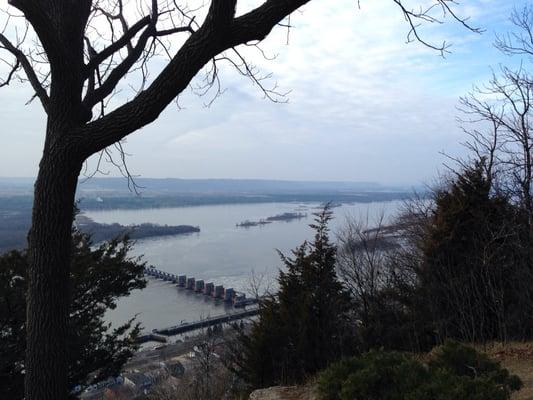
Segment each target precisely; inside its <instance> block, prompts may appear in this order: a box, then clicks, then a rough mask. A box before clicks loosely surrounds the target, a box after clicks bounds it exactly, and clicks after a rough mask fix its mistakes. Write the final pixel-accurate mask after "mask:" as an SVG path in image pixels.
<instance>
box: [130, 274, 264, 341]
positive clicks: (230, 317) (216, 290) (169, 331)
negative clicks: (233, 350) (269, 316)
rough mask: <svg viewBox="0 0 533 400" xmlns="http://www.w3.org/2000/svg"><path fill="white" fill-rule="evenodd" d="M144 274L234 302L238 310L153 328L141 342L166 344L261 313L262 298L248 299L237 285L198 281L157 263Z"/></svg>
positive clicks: (208, 295)
mask: <svg viewBox="0 0 533 400" xmlns="http://www.w3.org/2000/svg"><path fill="white" fill-rule="evenodd" d="M144 274H145V275H146V276H149V277H152V278H155V279H161V280H163V281H166V282H170V283H173V284H176V285H177V287H179V288H182V289H184V290H190V291H193V292H195V293H197V294H198V296H202V297H208V298H212V299H213V300H214V301H215V300H218V301H220V300H222V301H224V302H225V303H227V304H230V305H232V306H233V308H234V309H235V311H233V312H228V313H225V314H222V315H218V316H214V317H209V318H205V319H201V320H198V321H194V322H183V323H180V324H177V325H173V326H169V327H165V328H159V329H153V330H152V332H151V333H149V334H146V335H142V336H139V337H138V338H137V341H138V342H139V343H145V342H150V341H155V342H161V343H166V342H167V336H174V335H179V334H183V333H187V332H192V331H195V330H199V329H205V328H209V327H212V326H216V325H223V324H228V323H231V322H235V321H239V320H242V319H245V318H248V317H253V316H255V315H257V314H258V313H259V307H258V302H259V300H258V299H256V298H247V297H246V295H245V294H244V293H242V292H238V291H236V290H234V289H233V288H224V286H222V285H215V284H214V283H213V282H205V281H204V280H196V279H195V278H194V277H187V276H186V275H175V274H171V273H169V272H165V271H162V270H159V269H157V268H155V267H153V266H149V267H146V268H145V270H144ZM247 307H248V308H247Z"/></svg>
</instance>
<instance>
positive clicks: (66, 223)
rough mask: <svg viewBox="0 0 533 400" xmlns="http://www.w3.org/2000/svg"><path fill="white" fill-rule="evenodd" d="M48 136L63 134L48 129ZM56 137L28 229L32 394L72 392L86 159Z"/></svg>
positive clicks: (41, 397) (38, 398) (28, 388)
mask: <svg viewBox="0 0 533 400" xmlns="http://www.w3.org/2000/svg"><path fill="white" fill-rule="evenodd" d="M47 137H48V138H50V137H56V138H58V137H60V136H59V135H53V134H51V133H50V132H48V135H47ZM47 142H51V141H50V140H47ZM53 142H55V143H47V144H45V151H44V154H43V158H42V160H41V163H40V166H39V175H38V177H37V181H36V183H35V188H34V207H33V220H32V227H31V230H30V233H29V260H30V269H29V282H28V294H27V320H26V321H27V322H26V330H27V349H26V366H25V367H26V378H25V397H26V399H31V400H45V399H46V400H61V399H65V398H66V397H67V395H68V393H67V390H68V364H67V348H66V339H67V334H68V332H67V329H68V310H69V300H70V299H69V293H68V282H69V270H70V250H71V228H72V218H73V211H74V210H73V209H74V197H75V192H76V184H77V179H78V175H79V172H80V170H81V161H80V160H77V159H76V157H75V156H74V154H75V152H74V151H72V149H69V146H68V145H67V142H68V140H62V139H59V140H57V139H56V140H55V141H53Z"/></svg>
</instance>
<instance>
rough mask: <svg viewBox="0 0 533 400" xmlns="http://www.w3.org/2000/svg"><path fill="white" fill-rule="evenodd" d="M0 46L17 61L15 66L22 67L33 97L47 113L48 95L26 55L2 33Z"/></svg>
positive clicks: (0, 34)
mask: <svg viewBox="0 0 533 400" xmlns="http://www.w3.org/2000/svg"><path fill="white" fill-rule="evenodd" d="M0 44H1V45H2V48H4V49H5V50H7V51H9V52H10V53H11V54H12V55H13V56H14V57H15V58H16V59H17V65H19V64H20V65H22V68H23V69H24V72H25V74H26V77H27V78H28V81H29V82H30V84H31V86H32V88H33V90H34V91H35V95H36V96H37V97H38V98H39V100H40V101H41V104H42V106H43V108H44V111H45V112H48V100H49V99H48V94H47V93H46V90H44V88H43V86H42V85H41V82H39V78H37V75H36V74H35V71H34V69H33V67H32V65H31V63H30V61H29V60H28V58H27V57H26V55H25V54H24V53H23V52H22V50H20V49H19V48H18V47H16V46H15V45H14V44H13V43H11V42H10V41H9V39H8V38H7V37H5V36H4V34H2V33H0ZM12 72H13V71H12ZM10 79H11V78H9V79H8V81H9V80H10Z"/></svg>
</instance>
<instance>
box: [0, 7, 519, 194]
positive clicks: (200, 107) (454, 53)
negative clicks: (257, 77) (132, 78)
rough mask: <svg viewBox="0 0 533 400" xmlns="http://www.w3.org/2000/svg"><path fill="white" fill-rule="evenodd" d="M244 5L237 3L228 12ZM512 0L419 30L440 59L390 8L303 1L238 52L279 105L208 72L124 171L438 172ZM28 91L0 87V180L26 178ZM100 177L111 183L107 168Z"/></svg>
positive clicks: (377, 176)
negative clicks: (278, 95)
mask: <svg viewBox="0 0 533 400" xmlns="http://www.w3.org/2000/svg"><path fill="white" fill-rule="evenodd" d="M255 3H258V2H253V1H251V0H250V1H249V0H241V2H240V3H239V4H240V6H239V9H238V12H239V13H242V12H244V11H246V10H247V9H248V8H249V7H251V6H253V4H255ZM332 3H334V5H332ZM427 3H428V1H426V0H411V1H408V2H407V4H411V5H415V4H427ZM526 3H527V2H526V1H523V0H521V1H518V0H516V1H512V0H509V1H502V0H463V1H462V2H460V3H459V4H458V5H457V6H456V8H455V10H456V12H457V13H458V14H459V15H461V16H465V17H467V16H468V17H469V18H470V19H469V23H470V24H471V25H472V26H475V27H479V28H481V29H483V30H484V32H483V33H482V34H477V33H473V32H470V31H468V30H466V29H465V28H464V27H462V26H461V25H460V24H458V23H456V22H454V21H453V20H451V19H449V18H448V19H446V20H445V23H444V24H434V25H431V26H425V27H423V28H422V30H421V31H420V32H421V34H422V35H423V37H424V38H425V39H427V40H428V41H430V42H431V43H436V44H439V43H441V42H442V41H443V40H446V42H448V43H450V44H451V48H450V51H451V53H449V54H446V56H445V57H444V58H443V57H441V56H440V54H439V53H438V52H436V51H434V50H431V49H428V48H426V47H424V46H423V45H421V44H419V43H406V35H407V33H408V31H409V27H408V25H407V23H406V21H405V20H404V18H403V16H402V14H401V12H400V10H399V8H398V7H397V6H396V5H395V4H394V2H393V1H392V0H361V1H360V6H359V7H358V6H357V2H356V1H354V0H336V1H335V2H331V1H327V0H312V1H311V2H310V3H309V4H308V5H306V6H305V7H304V8H302V9H301V10H300V11H298V12H296V13H295V14H293V15H292V17H291V25H292V26H293V27H292V29H291V30H290V32H289V36H288V40H287V30H286V29H285V28H282V27H278V28H276V29H275V30H274V32H273V33H272V34H271V35H270V36H269V37H268V38H267V39H266V40H265V41H264V42H263V43H262V44H261V47H262V49H263V50H264V52H265V53H266V54H267V56H268V57H267V58H264V57H262V56H261V54H260V53H259V52H258V51H256V50H255V49H251V48H246V49H243V52H244V54H245V55H246V57H247V59H248V60H250V62H251V63H253V64H254V65H256V66H257V67H258V68H259V69H260V71H261V72H262V73H264V74H270V73H271V74H272V78H270V80H268V81H267V82H266V83H265V85H267V86H268V85H274V84H276V85H277V87H278V90H279V91H281V92H289V94H288V95H287V97H286V100H287V102H283V103H273V102H271V101H270V100H268V99H265V98H264V96H263V94H262V92H261V91H260V90H259V89H258V87H257V86H254V85H253V84H252V83H251V82H250V81H249V80H248V79H246V78H245V77H243V76H240V75H239V74H238V73H237V72H236V71H235V70H234V69H233V68H231V67H230V66H225V67H222V69H221V73H220V78H221V84H222V86H223V89H224V93H223V94H222V96H220V97H218V98H217V99H216V100H215V101H214V102H213V103H212V104H211V105H210V106H206V103H207V102H208V101H209V98H206V97H203V98H202V97H198V96H197V95H195V94H194V93H192V92H191V91H190V90H187V91H186V92H184V93H183V94H182V95H181V96H180V99H179V104H180V107H179V108H178V107H177V106H176V105H175V104H171V105H170V106H169V107H168V108H167V109H166V110H165V112H164V113H163V114H162V115H161V117H160V118H159V119H158V120H157V121H156V122H154V123H152V124H151V125H149V126H147V127H145V128H143V129H141V130H140V131H138V132H135V133H134V134H132V135H130V136H129V137H128V138H127V140H126V143H125V144H124V148H125V150H126V152H127V153H128V157H127V163H128V167H129V169H130V171H131V173H132V174H134V175H140V176H143V177H155V178H157V177H161V178H163V177H176V178H259V179H288V180H326V181H338V180H343V181H375V182H380V183H384V184H420V183H424V182H429V181H430V180H432V178H433V177H434V176H435V175H436V174H437V173H438V171H439V170H441V169H442V163H443V161H445V158H444V156H443V155H442V154H441V153H442V152H445V153H448V154H451V155H457V154H461V153H462V152H463V150H462V148H461V146H460V145H459V143H460V142H461V141H462V140H464V139H465V137H464V134H463V133H462V131H461V130H460V127H459V125H458V122H457V121H456V117H457V115H458V114H459V112H458V110H457V108H456V107H457V105H458V99H459V97H460V96H463V95H465V94H466V93H468V91H470V90H471V89H472V87H473V85H482V84H483V82H486V81H487V79H488V78H489V77H490V74H491V67H492V68H497V67H498V65H499V64H502V63H503V64H516V63H518V62H519V60H517V59H509V57H507V56H504V55H501V54H500V53H499V52H498V51H497V50H496V49H495V48H494V47H493V45H492V43H493V41H494V38H495V35H496V34H497V33H500V34H501V33H505V32H507V31H509V30H510V29H512V26H511V24H510V23H509V21H508V17H509V15H510V13H511V11H512V10H513V8H520V7H521V6H523V5H524V4H526ZM241 4H242V5H241ZM0 6H1V7H2V8H3V9H5V8H6V7H7V1H6V0H0ZM271 58H273V59H271ZM159 62H160V63H162V62H163V60H160V61H159ZM157 68H158V67H157V65H156V66H155V69H156V70H157ZM3 71H5V67H2V66H0V73H1V72H3ZM153 76H154V75H152V77H153ZM198 82H199V80H197V81H196V83H198ZM31 95H32V92H31V90H30V89H29V88H28V87H27V86H25V85H23V84H20V83H12V84H11V85H9V86H7V87H3V88H0V104H1V107H0V121H2V128H1V129H0V176H16V177H29V176H35V175H36V174H37V170H38V164H39V159H40V155H41V151H42V145H43V141H44V127H45V124H46V119H45V115H44V113H43V112H42V111H41V110H40V105H39V104H38V103H37V102H32V103H31V104H29V105H26V103H27V101H28V99H29V98H30V97H31ZM127 96H128V95H127V94H123V95H121V94H119V95H118V96H116V97H115V98H114V100H113V101H116V102H117V104H118V103H120V102H121V101H124V100H127ZM93 167H94V161H90V162H89V164H88V168H89V171H90V170H91V168H93ZM103 169H104V170H105V171H109V173H110V175H115V176H116V175H118V171H116V170H115V169H114V167H112V166H111V165H106V166H104V168H103Z"/></svg>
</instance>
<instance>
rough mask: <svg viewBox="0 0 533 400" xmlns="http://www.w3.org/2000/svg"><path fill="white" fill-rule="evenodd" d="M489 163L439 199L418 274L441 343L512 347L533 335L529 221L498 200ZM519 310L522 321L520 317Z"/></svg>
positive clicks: (479, 165)
mask: <svg viewBox="0 0 533 400" xmlns="http://www.w3.org/2000/svg"><path fill="white" fill-rule="evenodd" d="M484 170H485V169H484V167H483V162H482V161H481V162H478V163H476V164H475V165H474V166H473V167H471V168H468V169H466V170H465V171H464V172H463V173H462V174H461V175H459V176H458V177H457V178H456V179H455V180H454V181H453V182H452V183H451V185H450V187H449V188H447V189H446V190H442V191H440V192H438V193H437V195H436V207H435V210H434V213H433V215H432V218H431V221H430V224H429V225H428V227H427V232H426V235H425V238H424V242H423V243H422V244H421V248H422V253H423V261H422V265H421V268H420V270H419V278H420V285H421V289H422V290H423V292H424V293H425V297H426V302H427V303H426V304H428V305H429V306H430V310H429V311H430V315H431V318H432V319H433V321H434V322H435V328H436V331H437V333H438V336H439V339H444V338H448V337H455V338H460V339H464V340H468V341H472V342H476V341H485V340H492V339H500V340H507V339H509V338H511V337H517V336H522V337H524V336H527V335H529V334H531V332H529V333H526V331H528V330H529V331H530V330H531V323H530V322H528V321H531V316H533V313H532V311H533V310H532V307H531V302H530V299H531V295H532V294H533V292H532V289H531V282H532V281H533V280H532V267H533V265H532V261H531V257H529V255H528V254H531V253H530V252H531V244H530V243H528V240H527V237H528V236H527V224H526V223H525V222H526V221H527V219H526V218H524V217H523V216H521V215H520V211H519V210H518V209H517V208H516V207H514V206H512V205H511V204H510V202H509V201H508V199H507V198H505V197H504V196H501V195H499V194H497V193H493V192H492V188H491V183H490V179H488V178H487V176H486V175H485V173H484ZM517 310H520V312H519V313H520V314H521V316H519V315H518V314H517Z"/></svg>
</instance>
